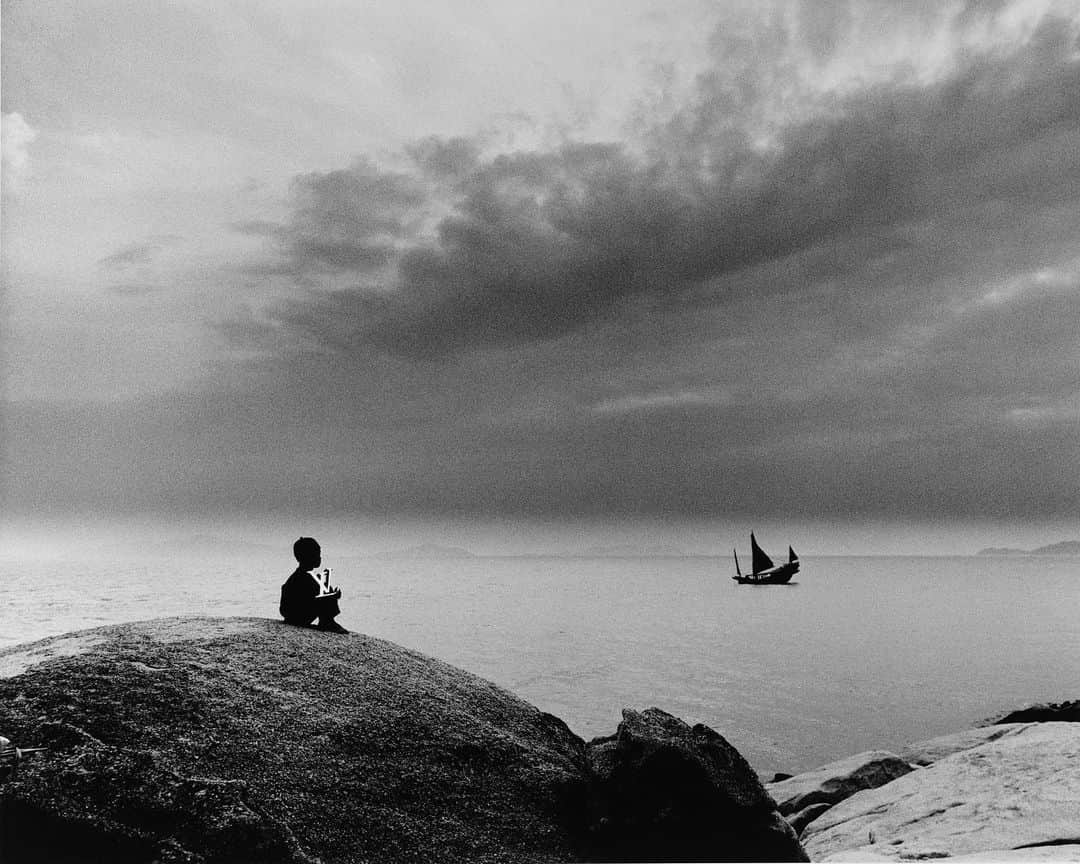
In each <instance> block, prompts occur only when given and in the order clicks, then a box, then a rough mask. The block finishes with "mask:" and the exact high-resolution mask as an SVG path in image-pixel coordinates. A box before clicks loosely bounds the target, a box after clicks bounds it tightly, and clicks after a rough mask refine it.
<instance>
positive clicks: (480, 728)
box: [0, 618, 806, 864]
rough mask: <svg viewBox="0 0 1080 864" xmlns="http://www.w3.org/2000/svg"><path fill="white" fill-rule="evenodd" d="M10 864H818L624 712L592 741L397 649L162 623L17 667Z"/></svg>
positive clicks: (757, 806) (65, 639) (240, 623)
mask: <svg viewBox="0 0 1080 864" xmlns="http://www.w3.org/2000/svg"><path fill="white" fill-rule="evenodd" d="M0 734H3V735H5V736H7V737H8V738H10V739H11V740H12V741H13V742H14V743H15V744H16V745H17V746H20V747H31V746H41V747H47V748H48V750H47V751H46V752H45V753H41V754H37V755H36V756H32V757H29V758H27V759H26V760H24V762H23V764H22V765H21V766H20V768H19V772H18V774H17V775H16V776H15V777H14V778H13V779H8V780H6V781H0V843H2V846H0V848H2V850H3V854H2V855H0V858H2V860H3V861H4V862H5V864H7V862H22V861H26V862H29V861H34V862H40V861H49V862H54V861H63V862H75V861H102V862H106V861H107V862H110V864H114V862H129V861H130V862H152V861H158V862H240V861H252V862H255V861H257V862H296V864H299V862H304V864H310V862H324V864H331V862H350V864H355V862H365V861H371V862H397V861H482V862H541V861H543V862H548V861H575V860H649V859H652V860H665V859H666V860H725V859H727V860H772V861H799V860H806V857H805V855H804V854H803V852H802V849H801V847H800V846H799V843H798V840H797V839H796V837H795V832H794V831H793V830H792V829H791V827H790V826H789V825H788V823H787V822H786V821H785V820H784V819H783V818H782V817H781V816H780V814H779V813H778V812H777V810H776V806H775V803H774V802H773V800H772V799H771V798H770V797H769V796H768V794H767V793H766V792H765V790H764V788H763V786H762V784H761V782H760V780H759V779H758V777H757V775H756V774H755V773H754V771H753V770H752V769H751V767H750V766H749V765H748V764H747V763H746V761H745V760H744V759H743V758H742V756H740V755H739V753H738V752H737V751H736V750H735V749H734V748H733V747H732V746H731V745H730V744H728V742H727V741H725V740H724V739H723V738H722V737H721V736H720V735H718V734H717V733H716V732H714V731H713V730H711V729H708V728H706V727H704V726H695V727H690V726H688V725H687V724H685V723H683V722H682V721H681V720H678V719H677V718H675V717H672V716H671V715H669V714H666V713H664V712H663V711H659V710H656V709H649V710H645V711H641V712H638V711H633V710H627V711H624V712H623V721H622V723H620V724H619V728H618V730H617V731H616V733H615V734H614V735H612V736H610V737H606V738H601V739H597V740H596V741H593V742H590V743H586V742H584V741H582V740H581V739H580V738H578V737H577V736H576V735H574V734H573V733H572V732H571V731H570V730H569V729H568V728H567V727H566V724H565V723H563V722H562V721H561V720H559V719H558V718H556V717H553V716H551V715H550V714H545V713H543V712H541V711H539V710H538V709H537V708H535V707H533V706H532V705H530V704H528V703H527V702H524V701H523V700H521V699H519V698H518V697H516V696H514V695H513V694H511V693H508V692H506V691H504V690H502V689H500V688H498V687H496V686H495V685H493V684H491V683H490V682H487V681H484V680H483V679H481V678H478V677H476V676H474V675H470V674H469V673H466V672H464V671H462V670H460V669H456V668H454V667H452V666H449V665H447V664H445V663H442V662H440V661H438V660H435V659H432V658H430V657H426V656H424V655H422V654H419V653H417V652H414V651H409V650H407V649H405V648H402V647H400V646H397V645H394V644H392V643H389V642H385V641H383V640H379V639H373V638H370V637H366V636H362V635H358V634H350V635H348V636H337V635H332V634H326V633H322V632H319V631H316V630H312V629H304V628H295V627H289V626H286V625H284V624H282V623H280V622H277V621H269V620H265V619H251V618H223V619H214V618H185V619H164V620H157V621H149V622H142V623H135V624H125V625H121V626H114V627H104V628H100V629H95V630H87V631H82V632H79V633H75V634H71V635H68V636H62V637H56V638H53V639H46V640H43V641H40V642H35V643H32V644H29V645H23V646H17V647H15V648H11V649H7V650H5V651H2V652H0Z"/></svg>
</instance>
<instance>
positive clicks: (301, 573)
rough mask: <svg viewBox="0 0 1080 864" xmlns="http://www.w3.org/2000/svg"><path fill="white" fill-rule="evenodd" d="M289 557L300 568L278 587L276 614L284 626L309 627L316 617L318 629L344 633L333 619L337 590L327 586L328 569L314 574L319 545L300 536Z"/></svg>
mask: <svg viewBox="0 0 1080 864" xmlns="http://www.w3.org/2000/svg"><path fill="white" fill-rule="evenodd" d="M293 555H295V556H296V561H297V563H298V564H299V565H300V566H299V567H297V568H296V570H295V571H293V574H292V575H291V576H290V577H289V578H288V579H287V580H285V584H284V585H282V586H281V606H280V607H279V611H280V612H281V617H282V618H284V619H285V623H286V624H295V625H297V626H299V627H309V626H311V622H313V621H314V620H315V619H316V618H318V619H319V624H318V627H319V629H320V630H327V631H329V632H331V633H348V632H349V631H348V630H346V629H345V628H344V627H342V626H341V625H340V624H338V623H337V621H335V620H334V619H335V618H336V617H337V616H338V615H340V614H341V609H340V608H339V607H338V599H339V598H340V597H341V589H340V588H333V587H331V585H330V571H329V570H324V571H323V572H322V573H316V572H315V570H316V568H317V567H318V566H319V565H320V564H322V549H321V548H320V547H319V544H318V543H317V542H316V541H315V539H314V538H312V537H301V538H300V539H299V540H297V541H296V542H295V543H293Z"/></svg>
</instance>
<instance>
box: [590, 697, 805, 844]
mask: <svg viewBox="0 0 1080 864" xmlns="http://www.w3.org/2000/svg"><path fill="white" fill-rule="evenodd" d="M587 750H588V758H589V765H590V768H591V769H592V771H593V774H594V777H595V779H594V788H593V793H592V795H591V796H590V801H591V808H592V813H593V818H592V824H593V826H594V836H595V838H596V842H597V846H596V847H595V849H594V850H593V852H594V854H595V855H596V857H602V858H606V859H609V860H610V859H618V860H631V861H655V860H676V861H719V860H726V861H806V860H807V858H806V856H805V854H804V853H803V851H802V848H801V847H800V845H799V841H798V839H797V838H796V836H795V832H794V831H793V830H792V829H791V826H790V825H788V824H787V822H786V821H785V820H784V819H783V818H782V817H781V816H780V814H779V813H777V811H776V805H775V803H774V802H773V800H772V799H771V798H770V797H769V796H768V794H766V792H765V789H764V787H763V786H762V785H761V781H760V780H759V779H758V777H757V775H756V774H755V773H754V771H753V769H752V768H751V767H750V765H749V764H747V762H746V760H745V759H743V757H742V756H741V755H740V754H739V752H738V751H737V750H736V749H735V748H734V747H732V746H731V745H730V744H729V743H728V742H727V741H726V740H724V738H723V737H722V736H721V735H719V734H717V733H716V732H714V731H713V730H712V729H710V728H709V727H707V726H703V725H700V724H699V725H697V726H694V727H692V728H691V727H690V726H688V725H687V724H686V723H684V722H683V721H682V720H679V719H678V718H676V717H673V716H672V715H670V714H668V713H666V712H664V711H661V710H659V709H657V708H650V709H648V710H646V711H642V712H640V713H639V712H637V711H631V710H629V709H627V710H624V711H623V719H622V722H621V723H620V724H619V728H618V731H617V732H616V734H615V735H612V736H610V737H607V738H597V739H594V740H593V741H591V742H590V743H589V745H588V748H587ZM589 857H593V855H590V856H589Z"/></svg>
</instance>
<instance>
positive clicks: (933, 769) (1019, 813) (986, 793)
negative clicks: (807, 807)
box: [803, 723, 1080, 861]
mask: <svg viewBox="0 0 1080 864" xmlns="http://www.w3.org/2000/svg"><path fill="white" fill-rule="evenodd" d="M1078 766H1080V726H1078V725H1077V724H1075V723H1039V724H1033V725H1030V726H1027V727H1025V728H1023V729H1020V730H1017V731H1015V732H1013V733H1012V734H1008V735H1004V736H1001V737H999V738H997V739H996V740H992V741H988V742H986V743H983V744H980V745H978V746H975V747H970V748H967V749H963V750H960V751H958V752H955V753H953V754H952V755H950V756H946V757H944V758H942V759H939V760H938V761H936V762H934V763H933V764H932V765H930V766H929V767H927V768H922V769H919V770H917V771H913V772H912V773H910V774H906V775H904V776H903V777H900V778H899V779H897V780H894V781H893V782H891V783H888V784H887V785H885V786H882V787H880V788H878V789H870V790H866V791H863V792H859V793H856V794H855V795H853V796H852V797H851V798H848V799H847V800H846V801H843V802H841V803H840V804H837V805H836V806H835V807H833V808H832V809H830V810H829V811H827V812H826V813H824V814H823V815H822V816H820V817H818V818H817V819H816V820H815V821H813V822H811V823H810V824H809V825H808V826H807V828H806V831H805V833H804V834H803V843H804V846H805V848H806V851H807V853H808V854H809V855H810V857H811V859H812V860H814V861H826V860H860V861H871V860H882V859H890V860H902V859H921V858H941V857H946V856H960V855H973V856H975V857H976V858H978V857H979V856H981V855H986V854H990V852H993V853H994V854H995V855H998V854H1002V853H1003V851H1008V850H1019V851H1020V854H1021V855H1034V854H1036V853H1033V852H1029V851H1027V850H1029V849H1031V848H1042V847H1047V848H1050V847H1053V849H1054V853H1055V854H1059V853H1061V851H1062V850H1064V849H1066V848H1067V847H1068V846H1071V845H1080V770H1078Z"/></svg>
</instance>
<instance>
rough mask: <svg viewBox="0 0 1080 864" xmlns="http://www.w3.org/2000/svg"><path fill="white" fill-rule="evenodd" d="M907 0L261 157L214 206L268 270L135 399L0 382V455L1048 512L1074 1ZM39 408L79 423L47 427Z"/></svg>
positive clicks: (100, 491) (222, 475) (133, 477)
mask: <svg viewBox="0 0 1080 864" xmlns="http://www.w3.org/2000/svg"><path fill="white" fill-rule="evenodd" d="M936 6H937V4H923V5H921V6H918V7H917V8H916V7H914V6H913V5H910V4H900V5H895V4H893V5H890V4H883V5H877V4H849V5H846V6H845V5H843V4H832V5H830V6H829V7H828V8H825V7H821V8H820V10H819V11H814V6H813V4H808V5H807V6H805V7H804V8H803V12H802V13H800V14H787V13H785V14H775V15H769V16H766V18H765V20H764V22H763V23H762V24H761V25H760V27H759V29H757V30H748V31H743V30H737V28H733V29H732V30H731V31H730V32H729V31H722V32H720V33H719V34H718V35H717V37H716V39H715V40H714V44H713V50H714V54H715V56H714V63H713V65H712V66H711V67H710V68H709V69H707V70H705V72H704V73H703V74H702V75H700V76H699V77H698V79H697V82H696V84H695V88H694V90H693V92H692V93H690V94H689V96H688V97H687V98H685V99H682V100H681V101H680V100H678V99H675V98H674V97H673V98H671V99H667V98H666V97H665V99H662V100H659V101H658V103H657V104H658V105H659V108H657V110H656V111H655V112H653V114H652V115H651V116H650V119H649V121H648V122H647V123H644V124H643V123H637V124H636V125H635V126H634V129H635V130H636V132H635V134H634V135H633V136H628V137H627V138H625V139H623V140H618V141H592V140H589V141H583V140H570V139H563V140H561V141H560V142H559V143H558V144H556V145H552V146H545V147H535V148H532V149H519V150H509V151H502V150H498V149H497V148H495V147H494V145H493V144H492V139H489V138H485V137H484V136H481V135H477V136H472V137H470V136H463V137H428V138H423V139H421V140H419V141H416V142H414V143H413V144H411V145H409V146H407V147H405V148H404V149H403V150H402V151H400V152H397V153H393V154H388V155H387V154H384V155H383V156H381V157H380V159H379V160H378V161H376V160H375V159H373V158H363V159H358V160H356V161H354V162H353V163H351V164H349V165H347V166H346V167H344V168H341V169H340V170H334V171H314V172H308V173H303V174H300V175H298V176H296V177H295V178H294V179H293V181H292V184H291V187H290V190H289V197H288V201H287V209H286V210H285V212H284V215H283V216H280V217H278V218H263V217H265V216H266V214H265V213H256V214H253V215H254V216H256V217H259V218H250V219H246V220H240V221H234V222H233V223H232V225H231V227H232V229H233V230H234V231H236V232H239V233H241V234H244V235H246V236H248V237H251V238H253V244H257V245H259V246H260V249H261V253H260V256H259V258H258V259H257V260H256V261H254V262H252V261H250V260H248V261H246V262H244V264H243V265H242V267H243V268H244V269H245V270H246V273H245V274H244V275H246V277H247V278H248V279H249V280H250V281H251V282H254V283H257V284H258V285H259V286H261V287H262V288H264V289H265V292H266V297H273V298H281V297H284V299H272V300H261V298H260V302H261V303H262V305H254V304H256V301H255V300H251V301H250V302H251V303H252V304H253V305H251V306H245V307H243V308H242V309H239V310H238V311H234V312H232V313H230V314H226V315H223V316H222V320H220V321H219V322H218V336H219V337H221V338H222V339H223V341H224V342H226V344H227V345H228V346H229V347H231V348H232V350H233V352H234V353H233V356H232V359H233V363H232V365H228V366H225V365H224V364H219V368H216V369H215V377H214V378H213V379H212V380H210V381H207V382H206V383H205V384H204V385H203V386H201V387H199V388H189V389H187V390H184V391H177V392H176V393H170V394H168V395H167V396H165V397H159V398H152V399H151V398H145V399H135V400H129V401H128V402H127V403H125V404H122V405H111V406H101V405H97V406H85V405H83V406H75V407H72V406H66V407H57V406H42V405H27V404H23V405H19V406H15V408H14V411H13V413H12V418H13V419H12V421H11V423H12V428H13V429H14V430H15V431H16V434H15V435H14V439H13V440H15V441H16V442H17V449H16V450H15V451H13V453H12V456H11V458H10V459H9V464H10V465H11V466H12V470H13V471H14V472H15V477H14V480H13V483H12V486H11V488H12V489H16V490H20V494H21V495H23V497H24V500H26V501H29V502H31V503H34V502H42V501H47V500H49V498H50V496H53V495H55V494H56V491H55V490H56V489H61V490H62V494H64V495H65V496H67V497H68V498H69V499H70V500H72V501H78V502H80V504H82V505H84V506H99V505H100V504H101V503H102V502H112V505H113V506H126V507H131V508H135V509H140V508H151V507H157V506H163V507H171V508H176V509H187V510H192V509H200V508H205V507H212V506H213V507H222V508H233V509H243V510H260V509H265V510H274V509H281V508H292V509H296V510H299V511H309V512H311V511H319V510H324V511H349V512H357V511H366V512H371V513H386V514H398V513H402V512H425V513H435V514H440V515H444V514H465V513H474V514H484V515H494V514H498V515H503V514H519V515H522V514H532V515H542V516H552V515H558V516H570V515H604V516H614V515H654V516H659V517H675V516H691V517H700V516H713V515H717V514H731V513H740V514H750V515H755V516H756V515H760V514H783V515H797V516H803V517H807V518H816V517H822V516H825V515H830V516H853V515H854V516H859V515H863V516H865V515H883V516H884V515H891V516H905V517H906V516H931V517H935V518H936V517H938V516H945V517H952V518H957V517H994V518H997V517H1010V518H1034V517H1039V516H1048V517H1049V516H1060V515H1061V514H1063V513H1071V512H1075V508H1076V507H1077V506H1078V504H1080V485H1078V480H1077V478H1078V477H1080V440H1078V438H1077V430H1076V424H1075V422H1074V420H1075V410H1074V409H1075V407H1076V406H1077V405H1078V404H1080V403H1078V400H1080V394H1078V390H1077V385H1076V382H1077V381H1078V380H1080V367H1078V363H1080V345H1078V343H1077V335H1076V334H1077V333H1078V332H1080V302H1078V298H1080V278H1078V274H1080V261H1078V259H1077V257H1076V256H1077V250H1076V237H1077V236H1078V230H1080V63H1078V60H1077V56H1078V54H1077V35H1076V34H1077V21H1076V20H1075V19H1069V20H1064V19H1061V18H1056V17H1052V16H1044V17H1043V18H1042V19H1041V21H1039V22H1033V23H1030V24H1025V25H1024V26H1023V27H1018V26H1017V27H1013V25H1011V24H1010V25H1009V26H1010V27H1012V29H1011V30H1009V36H1008V38H1004V39H997V38H996V37H995V38H993V39H992V38H990V37H989V36H987V35H986V34H987V33H996V32H997V30H998V29H1000V28H1002V27H1005V24H1003V23H1002V22H1003V21H1004V20H1005V19H1006V18H1009V17H1010V16H1013V13H1014V12H1015V11H1016V10H1015V9H1013V8H1012V7H1009V6H1000V4H991V5H988V6H984V5H980V4H968V5H966V6H964V7H963V8H957V9H954V8H953V7H950V9H951V10H952V11H950V12H949V13H948V14H947V15H945V18H944V19H943V18H942V15H943V14H944V13H939V12H937V11H934V10H935V8H936ZM784 8H787V7H784ZM909 9H914V10H915V11H914V13H913V14H914V16H915V18H917V19H918V20H917V21H916V22H915V23H912V22H910V21H908V20H907V19H903V16H904V15H907V14H908V10H909ZM879 12H880V14H881V15H882V16H884V18H883V19H882V20H886V19H887V21H888V22H889V23H890V25H892V24H894V23H895V24H897V26H898V27H899V26H900V25H901V24H902V25H903V26H904V27H906V28H907V30H905V31H904V32H905V34H906V36H905V38H906V39H910V40H911V42H912V44H917V39H916V36H915V35H913V34H918V33H931V32H932V33H933V34H935V35H933V39H934V40H939V41H935V42H934V51H933V52H929V53H933V55H934V56H933V59H932V62H930V61H928V62H927V63H925V64H924V65H921V66H918V67H917V68H916V66H914V65H913V64H912V63H909V62H907V60H908V58H906V57H905V58H902V61H901V62H894V61H893V60H892V59H890V60H889V62H888V63H884V64H881V63H878V61H877V58H876V57H874V56H871V55H873V54H874V52H875V50H876V48H877V43H874V44H873V45H872V46H871V48H866V47H865V46H864V45H863V43H862V41H861V34H862V30H860V28H864V29H865V28H868V27H870V26H871V25H872V24H874V16H875V15H877V14H878V13H879ZM900 19H903V20H900ZM943 21H944V24H945V25H947V26H941V25H942V22H943ZM878 23H880V22H878ZM939 33H940V34H944V35H937V34H939ZM926 38H927V39H929V38H930V37H929V36H927V37H926ZM943 43H948V50H945V49H944V48H941V44H943ZM939 49H940V50H939ZM844 64H850V69H848V71H847V73H846V74H842V73H843V67H844ZM860 64H862V65H860ZM883 66H885V67H887V69H885V70H884V71H883ZM673 92H674V91H673ZM650 110H651V109H650ZM648 113H649V112H648V111H643V113H642V115H641V116H642V117H644V116H646V115H647V114H648ZM156 242H160V240H157V241H155V240H154V238H149V239H148V240H145V241H142V242H141V243H137V244H132V245H131V246H128V247H125V248H123V249H120V250H117V252H115V253H114V254H113V255H110V256H109V257H108V258H106V259H105V260H104V261H103V262H102V263H103V266H106V267H111V268H114V269H119V270H124V269H125V268H131V267H136V266H138V265H140V264H142V263H146V262H147V261H149V260H150V259H152V257H153V255H154V254H156V249H157V247H156V246H155V243H156ZM235 272H236V269H235V268H234V269H233V270H231V271H229V273H228V274H227V275H229V276H232V275H235ZM136 275H138V274H136ZM125 278H129V279H131V277H130V276H129V275H128V274H126V273H125ZM135 281H136V280H134V279H132V280H131V282H129V284H134V282H135ZM225 293H226V292H225V291H223V292H222V294H223V295H224V294H225ZM247 296H249V297H250V296H251V295H247ZM65 428H89V429H92V430H93V434H89V435H86V436H82V437H81V438H80V440H79V442H78V445H77V447H75V448H71V447H68V448H65V446H64V441H63V440H62V438H63V435H62V434H61V433H59V432H56V431H49V430H63V429H65ZM32 430H38V431H37V432H36V433H34V432H32ZM41 430H45V431H44V432H42V431H41ZM57 453H59V454H60V455H59V456H54V455H51V454H57ZM118 453H120V454H123V455H122V457H121V456H117V455H116V454H118ZM50 460H51V461H50ZM45 464H48V465H51V466H53V467H51V468H50V469H49V470H48V471H45V472H41V471H39V470H38V468H37V466H41V465H45ZM58 478H59V479H58ZM72 478H75V479H72ZM80 478H81V479H80ZM117 502H119V503H117Z"/></svg>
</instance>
